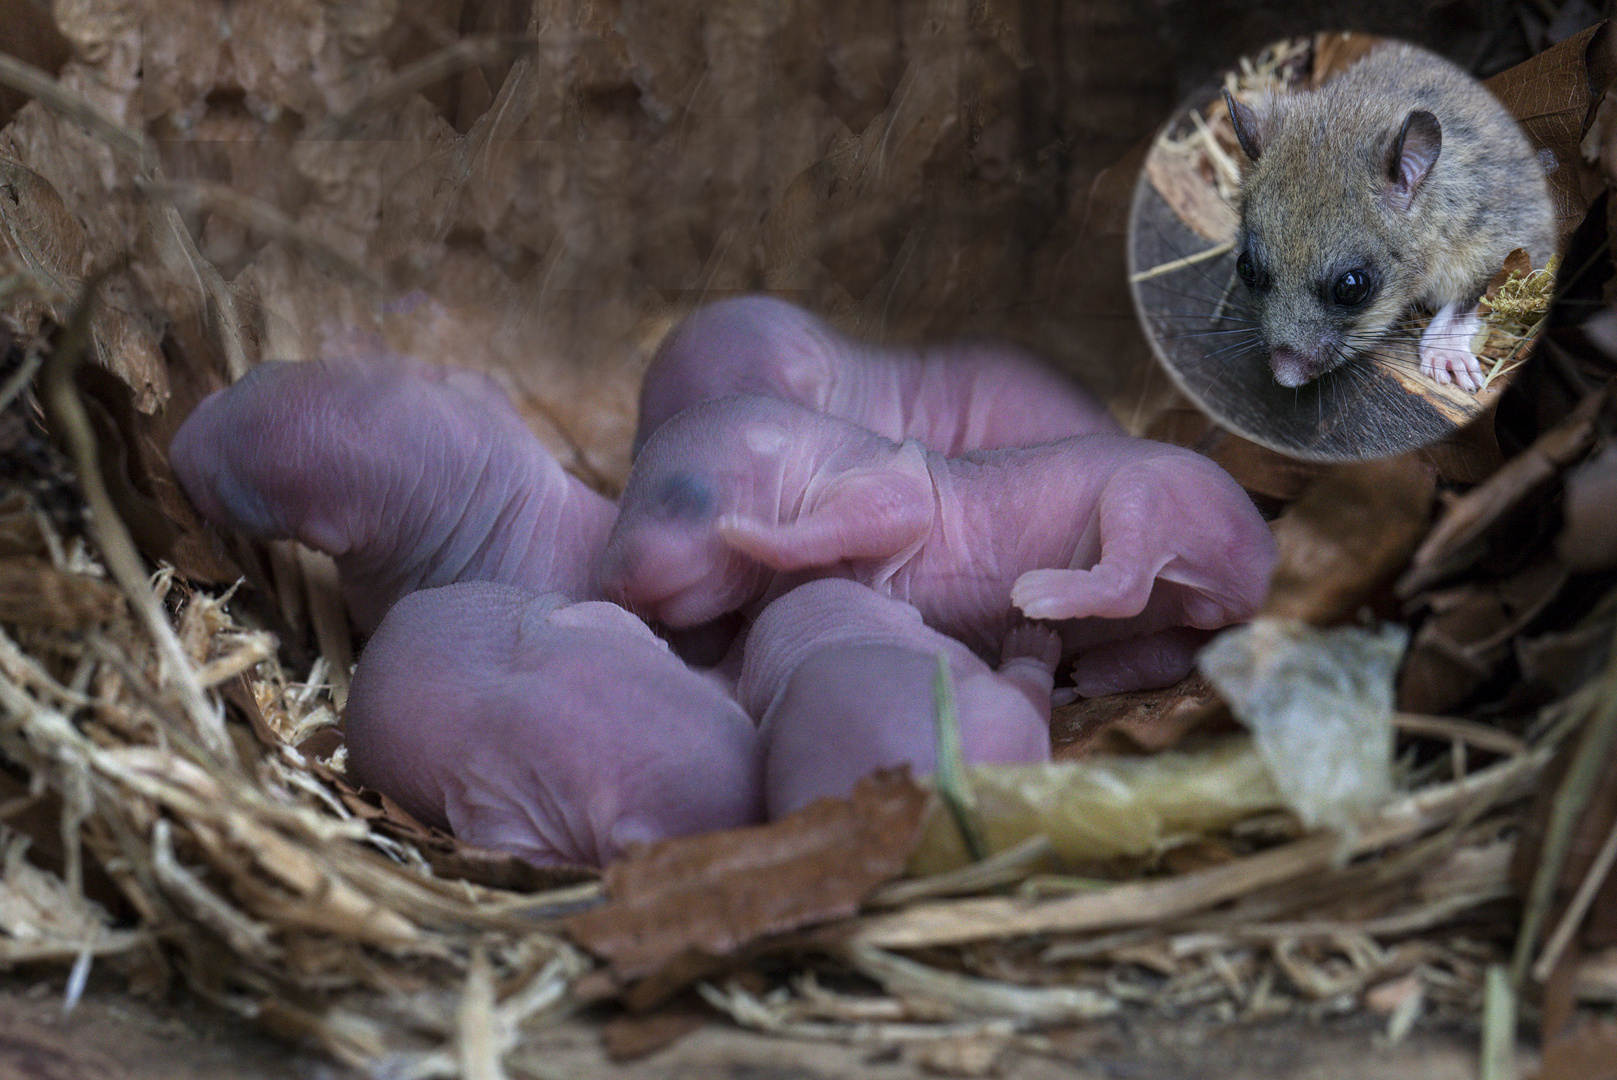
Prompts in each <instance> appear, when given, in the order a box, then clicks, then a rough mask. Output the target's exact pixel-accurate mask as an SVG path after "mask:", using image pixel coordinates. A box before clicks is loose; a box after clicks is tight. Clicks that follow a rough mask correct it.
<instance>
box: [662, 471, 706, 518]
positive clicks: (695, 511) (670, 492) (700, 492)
mask: <svg viewBox="0 0 1617 1080" xmlns="http://www.w3.org/2000/svg"><path fill="white" fill-rule="evenodd" d="M657 508H658V510H660V511H661V512H662V516H663V517H665V518H669V519H672V520H675V521H690V520H694V519H696V518H703V517H707V516H708V515H710V514H712V513H713V491H712V489H711V488H709V487H708V486H707V485H706V484H704V483H703V482H702V481H701V480H698V479H697V478H696V477H694V476H692V475H691V474H690V473H674V474H673V475H672V476H670V477H668V479H666V480H664V481H663V482H662V486H661V487H660V488H658V489H657Z"/></svg>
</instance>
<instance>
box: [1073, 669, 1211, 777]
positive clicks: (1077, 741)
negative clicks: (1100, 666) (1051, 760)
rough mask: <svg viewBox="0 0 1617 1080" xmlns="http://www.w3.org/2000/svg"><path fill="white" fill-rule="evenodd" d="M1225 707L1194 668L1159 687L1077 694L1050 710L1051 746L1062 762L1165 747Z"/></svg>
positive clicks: (1195, 728)
mask: <svg viewBox="0 0 1617 1080" xmlns="http://www.w3.org/2000/svg"><path fill="white" fill-rule="evenodd" d="M1223 711H1224V710H1223V709H1222V707H1221V705H1220V703H1219V700H1218V695H1216V694H1215V693H1214V692H1213V688H1212V687H1210V686H1208V685H1207V680H1206V679H1205V678H1203V677H1202V676H1201V675H1199V674H1196V673H1194V672H1193V673H1192V674H1190V675H1188V676H1186V677H1185V678H1183V679H1181V680H1180V681H1179V682H1177V683H1175V684H1174V685H1173V686H1169V687H1165V688H1163V689H1161V690H1133V691H1130V692H1128V693H1124V694H1108V695H1107V696H1105V697H1098V698H1080V699H1079V700H1077V701H1075V702H1073V703H1072V704H1071V705H1063V706H1061V707H1059V708H1056V709H1054V710H1052V711H1051V714H1050V744H1051V748H1052V753H1053V756H1054V757H1055V758H1056V759H1058V760H1063V761H1070V760H1076V759H1078V758H1081V757H1085V756H1087V755H1089V754H1095V753H1103V754H1104V753H1112V754H1130V753H1135V754H1137V753H1142V752H1151V751H1157V750H1166V749H1168V748H1170V747H1172V746H1174V745H1175V744H1177V743H1178V742H1179V741H1180V740H1181V739H1182V738H1184V736H1185V735H1186V734H1187V733H1188V732H1190V731H1192V730H1200V729H1201V726H1202V725H1203V724H1204V722H1205V721H1206V720H1208V719H1209V718H1210V717H1211V716H1212V715H1214V714H1220V713H1222V712H1223Z"/></svg>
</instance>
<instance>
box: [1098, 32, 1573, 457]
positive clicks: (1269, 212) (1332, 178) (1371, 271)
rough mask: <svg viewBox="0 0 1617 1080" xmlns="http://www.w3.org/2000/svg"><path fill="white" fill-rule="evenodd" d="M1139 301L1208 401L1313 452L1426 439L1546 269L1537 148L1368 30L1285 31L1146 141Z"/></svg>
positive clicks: (1486, 371)
mask: <svg viewBox="0 0 1617 1080" xmlns="http://www.w3.org/2000/svg"><path fill="white" fill-rule="evenodd" d="M1128 247H1129V273H1130V282H1131V286H1132V289H1133V293H1134V301H1135V305H1136V307H1137V309H1138V311H1139V314H1140V318H1141V320H1142V322H1143V324H1144V326H1145V331H1146V336H1147V337H1148V338H1149V339H1150V340H1151V343H1152V347H1153V349H1154V350H1155V352H1156V354H1157V357H1158V359H1159V360H1161V362H1162V363H1163V365H1164V366H1165V367H1166V368H1167V370H1168V372H1169V373H1170V375H1171V376H1172V377H1173V379H1174V380H1175V381H1176V382H1177V383H1178V385H1179V387H1180V389H1182V390H1183V391H1184V392H1185V393H1186V394H1187V395H1189V397H1190V398H1191V399H1192V400H1194V401H1195V402H1196V403H1197V404H1198V405H1199V406H1200V407H1201V408H1202V409H1203V410H1205V411H1206V412H1207V413H1208V415H1210V416H1211V417H1212V418H1213V419H1215V420H1217V421H1218V422H1220V423H1222V424H1224V425H1225V426H1226V427H1229V428H1230V429H1232V430H1233V431H1235V432H1237V433H1238V434H1240V435H1243V436H1245V437H1246V438H1249V439H1251V440H1253V441H1254V442H1257V443H1259V444H1261V445H1264V446H1267V447H1269V448H1270V449H1273V450H1276V451H1278V452H1280V453H1283V454H1287V455H1290V456H1293V457H1298V458H1304V459H1308V460H1314V461H1358V460H1364V459H1367V458H1376V457H1385V456H1389V455H1393V454H1398V453H1402V452H1405V451H1408V450H1413V449H1417V448H1420V447H1424V446H1428V445H1430V444H1432V443H1434V442H1437V441H1439V440H1441V439H1443V438H1444V437H1446V436H1448V435H1451V434H1452V433H1453V432H1454V431H1455V430H1456V429H1457V428H1459V427H1461V426H1463V425H1464V424H1466V423H1468V422H1469V421H1471V420H1473V419H1475V418H1477V417H1478V416H1480V415H1481V414H1483V413H1484V412H1486V411H1487V410H1488V409H1489V408H1490V406H1491V405H1492V404H1493V403H1494V402H1495V401H1496V400H1497V397H1498V394H1499V392H1500V390H1501V389H1502V388H1503V387H1504V386H1505V385H1506V384H1507V383H1508V381H1509V379H1510V377H1511V373H1512V372H1514V371H1515V370H1517V369H1518V368H1519V367H1520V366H1521V364H1522V363H1523V362H1524V361H1525V360H1526V358H1527V356H1528V353H1529V352H1530V350H1531V348H1532V344H1533V340H1534V337H1535V336H1536V334H1537V332H1538V328H1539V325H1540V322H1541V319H1542V316H1543V313H1544V312H1545V311H1546V310H1547V309H1548V306H1549V301H1550V296H1551V291H1552V289H1553V285H1554V270H1555V258H1554V256H1555V224H1554V217H1553V214H1552V210H1551V204H1550V195H1549V189H1548V186H1547V184H1546V182H1545V177H1544V170H1543V166H1542V165H1541V164H1540V162H1539V159H1538V157H1537V156H1536V152H1535V149H1534V147H1533V146H1532V145H1531V144H1530V143H1529V142H1528V139H1527V137H1526V136H1525V135H1524V134H1523V133H1522V131H1521V128H1520V127H1519V126H1518V125H1517V123H1516V121H1515V119H1514V118H1513V117H1512V116H1511V115H1510V114H1509V112H1507V111H1506V109H1505V107H1504V106H1503V105H1501V104H1500V103H1499V101H1498V100H1497V99H1496V98H1494V97H1493V95H1491V94H1490V93H1489V92H1488V91H1487V89H1486V88H1485V87H1484V86H1483V85H1482V84H1481V83H1480V82H1478V81H1477V80H1475V79H1474V78H1472V77H1471V76H1470V75H1468V74H1466V73H1465V72H1464V71H1462V70H1461V69H1460V68H1458V67H1456V66H1455V65H1453V64H1452V63H1450V62H1449V61H1447V60H1445V59H1443V58H1441V57H1439V56H1437V55H1436V54H1434V53H1431V52H1428V51H1426V50H1424V49H1420V48H1417V47H1416V46H1413V45H1408V44H1405V43H1402V42H1398V41H1393V40H1389V39H1385V38H1375V37H1369V36H1367V35H1362V34H1319V35H1315V36H1314V37H1310V38H1302V39H1295V40H1290V41H1285V42H1280V43H1278V44H1276V45H1273V46H1271V47H1270V48H1268V49H1266V50H1264V51H1263V52H1262V53H1260V54H1258V55H1257V56H1255V57H1249V58H1245V59H1243V60H1242V61H1241V63H1240V64H1239V66H1238V67H1237V68H1236V69H1235V70H1233V71H1231V72H1229V73H1227V75H1226V76H1225V78H1224V81H1223V83H1222V85H1219V86H1213V87H1209V88H1207V89H1206V90H1205V91H1204V92H1202V93H1199V94H1196V95H1192V98H1191V99H1190V101H1189V102H1188V103H1187V105H1186V107H1185V108H1184V109H1182V110H1181V111H1180V112H1179V113H1178V114H1177V115H1176V116H1175V117H1174V118H1173V119H1172V120H1170V121H1169V122H1168V124H1167V125H1165V126H1164V128H1163V129H1162V131H1161V132H1160V133H1159V135H1158V137H1157V139H1156V141H1155V143H1154V144H1153V146H1152V147H1151V150H1150V153H1149V154H1148V155H1147V158H1146V166H1145V169H1144V171H1143V172H1142V174H1141V176H1140V179H1139V181H1138V185H1137V187H1136V189H1135V195H1134V204H1133V208H1132V211H1131V216H1130V221H1129V245H1128Z"/></svg>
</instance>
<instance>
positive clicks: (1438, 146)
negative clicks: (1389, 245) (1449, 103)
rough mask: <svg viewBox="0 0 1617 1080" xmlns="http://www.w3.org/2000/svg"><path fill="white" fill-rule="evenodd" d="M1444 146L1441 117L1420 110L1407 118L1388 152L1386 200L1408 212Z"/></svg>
mask: <svg viewBox="0 0 1617 1080" xmlns="http://www.w3.org/2000/svg"><path fill="white" fill-rule="evenodd" d="M1442 149H1443V129H1442V127H1441V126H1439V124H1438V122H1437V117H1435V116H1433V115H1432V114H1431V113H1429V112H1427V111H1426V110H1425V109H1416V110H1414V111H1413V112H1411V113H1410V114H1409V115H1408V116H1406V117H1405V118H1404V126H1403V128H1402V129H1401V130H1400V131H1399V132H1398V137H1397V138H1396V139H1394V140H1393V141H1392V147H1391V148H1390V149H1389V150H1388V151H1387V180H1388V184H1387V190H1386V192H1385V193H1384V194H1383V195H1382V200H1383V201H1384V202H1386V204H1387V205H1388V206H1389V207H1391V208H1392V209H1394V210H1397V211H1399V212H1400V213H1408V212H1409V205H1410V203H1412V202H1413V201H1414V199H1415V192H1417V191H1419V190H1420V186H1421V184H1422V183H1424V182H1425V180H1426V177H1427V175H1428V174H1429V173H1430V172H1431V171H1432V166H1433V165H1436V164H1437V155H1438V154H1439V153H1440V152H1441V151H1442Z"/></svg>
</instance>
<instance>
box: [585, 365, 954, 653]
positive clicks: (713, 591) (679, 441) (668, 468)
mask: <svg viewBox="0 0 1617 1080" xmlns="http://www.w3.org/2000/svg"><path fill="white" fill-rule="evenodd" d="M619 506H620V512H619V515H618V519H617V524H616V526H615V527H614V529H613V532H612V536H611V539H610V540H609V541H608V543H607V549H606V554H605V557H604V562H603V565H602V573H601V585H602V587H603V588H604V589H605V590H606V594H607V595H608V596H610V597H612V598H613V599H615V600H618V601H620V602H622V603H624V604H626V605H628V606H629V607H630V608H631V609H633V610H634V611H636V612H638V613H640V614H642V615H644V616H646V617H648V618H654V619H657V620H659V621H661V622H664V623H666V624H668V625H669V626H672V627H687V626H695V625H698V624H699V623H702V622H706V621H708V620H710V619H713V618H715V617H717V616H719V615H722V614H725V613H726V612H730V611H735V610H737V609H740V608H744V607H747V606H749V605H750V604H752V603H754V602H756V601H758V600H760V599H761V598H762V597H763V594H764V593H765V592H766V591H767V590H768V588H769V587H770V585H771V584H772V583H773V581H774V579H773V576H772V575H773V574H774V573H777V572H791V573H795V572H798V571H818V570H827V571H833V570H835V569H836V568H838V567H842V566H844V565H857V566H860V567H862V568H863V570H864V571H865V572H867V573H868V574H869V576H871V577H872V579H877V578H882V577H883V575H884V573H890V572H891V567H896V566H897V565H898V564H900V563H902V561H903V560H904V559H905V558H906V557H907V556H908V555H910V554H913V553H914V551H915V550H917V549H918V548H919V546H920V544H921V542H922V541H923V540H924V538H925V536H926V535H927V533H928V531H929V529H930V528H931V525H932V519H933V515H934V513H935V510H936V503H935V493H934V491H933V488H932V481H931V474H930V472H929V467H928V464H927V456H926V452H925V451H924V450H923V449H922V448H921V447H920V446H919V444H917V443H914V442H909V443H902V444H901V443H895V442H892V441H891V440H888V439H884V438H882V437H881V436H880V435H877V434H875V433H874V432H872V431H869V430H867V429H865V428H862V427H860V426H858V425H857V424H853V423H850V422H849V421H846V420H841V419H838V418H837V417H834V416H827V415H824V414H822V413H818V412H815V411H813V410H811V409H805V408H803V407H802V406H800V405H796V404H793V403H791V402H787V401H781V400H778V399H775V398H768V397H762V396H749V395H738V396H735V397H729V398H720V399H715V400H713V401H706V402H702V403H700V404H697V405H693V406H692V407H690V408H689V409H686V410H684V411H683V412H681V413H679V414H678V415H677V416H675V417H673V418H672V419H670V420H668V421H667V422H666V423H664V424H663V425H661V426H660V427H659V428H658V429H657V431H656V432H655V433H654V434H653V435H652V437H651V439H650V440H648V441H647V443H646V445H645V448H644V450H643V451H642V452H641V454H640V457H639V458H638V459H637V460H636V461H635V464H634V468H633V470H632V471H631V472H630V474H629V483H628V485H627V486H626V487H625V488H624V492H623V498H622V500H621V502H620V504H619Z"/></svg>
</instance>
